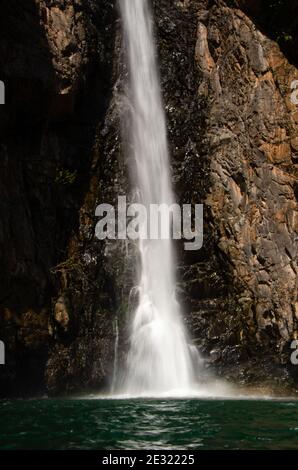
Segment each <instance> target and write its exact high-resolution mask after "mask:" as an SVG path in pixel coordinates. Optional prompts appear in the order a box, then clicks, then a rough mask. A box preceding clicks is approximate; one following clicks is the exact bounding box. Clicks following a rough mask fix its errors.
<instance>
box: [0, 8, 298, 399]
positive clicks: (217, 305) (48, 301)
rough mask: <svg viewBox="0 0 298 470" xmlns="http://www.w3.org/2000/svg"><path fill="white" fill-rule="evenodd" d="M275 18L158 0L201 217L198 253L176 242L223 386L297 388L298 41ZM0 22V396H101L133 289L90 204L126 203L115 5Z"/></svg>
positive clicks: (36, 11)
mask: <svg viewBox="0 0 298 470" xmlns="http://www.w3.org/2000/svg"><path fill="white" fill-rule="evenodd" d="M277 3H278V2H277ZM285 3H287V8H294V9H295V6H294V2H290V1H287V2H285ZM270 4H271V5H273V6H274V1H271V3H270ZM267 7H268V5H267V4H266V1H264V2H254V1H252V0H251V1H248V0H247V1H244V0H243V1H228V0H227V1H221V0H214V1H209V2H208V1H207V0H184V1H182V0H181V1H178V0H177V1H176V0H175V1H172V0H171V1H170V0H156V1H153V8H154V13H155V18H156V35H157V42H158V53H159V57H160V67H161V83H162V90H163V96H164V103H165V109H166V113H167V119H168V131H169V142H170V150H171V154H172V170H173V183H174V186H175V190H176V193H177V197H178V198H179V200H180V202H181V203H183V202H187V203H190V202H192V203H204V207H205V209H204V210H205V216H204V246H203V248H202V249H201V250H199V251H198V252H184V251H183V245H182V243H181V244H177V254H178V256H177V258H178V262H179V266H178V278H179V282H178V286H177V291H178V293H179V297H180V301H181V302H182V304H183V307H184V316H185V322H186V324H187V326H188V330H189V334H190V336H191V337H192V339H193V340H194V341H195V343H196V344H197V346H198V348H199V349H200V351H201V353H202V354H203V356H204V357H205V359H206V366H207V367H209V368H212V369H213V368H214V369H215V370H216V371H217V373H218V374H222V375H224V376H225V377H228V378H230V379H231V380H234V381H236V382H237V383H249V384H258V385H260V384H263V383H265V382H266V381H267V382H268V383H270V384H272V383H276V385H277V386H278V387H280V386H283V387H286V386H287V385H289V386H290V387H292V389H293V388H294V387H295V385H294V382H293V380H295V377H296V380H297V371H296V369H295V367H294V366H291V365H290V363H289V359H290V352H291V351H290V347H289V346H290V343H291V341H292V340H293V339H295V338H298V328H297V322H298V303H297V223H298V216H297V193H298V190H297V187H298V186H297V184H298V183H297V150H298V144H297V142H298V127H297V123H298V117H297V116H298V107H297V106H298V104H296V102H298V100H297V99H296V100H295V96H296V95H295V88H294V87H295V83H294V81H295V80H298V72H297V69H296V67H295V65H293V64H295V63H296V62H295V52H294V51H295V47H294V45H295V44H296V40H297V38H296V36H294V34H293V33H292V30H291V31H289V32H288V29H285V27H284V25H283V24H281V23H278V25H277V26H276V28H277V32H276V31H275V29H274V28H273V30H272V24H273V23H272V22H271V23H270V21H269V20H270V15H269V17H268V14H269V13H272V15H273V14H276V9H273V10H272V12H271V10H270V8H271V7H270V8H269V9H268V8H267ZM272 8H273V7H272ZM274 8H275V7H274ZM276 8H279V7H276ZM268 11H269V13H268ZM293 11H294V10H293ZM265 13H266V14H265ZM277 16H278V15H277ZM268 18H269V19H268ZM278 18H279V16H278ZM4 19H5V23H4V22H3V24H1V28H0V31H1V41H0V72H1V74H0V80H3V81H4V82H5V85H6V98H7V99H6V105H5V106H1V107H0V130H1V147H0V154H1V158H0V165H1V172H0V188H1V196H2V197H1V202H0V214H1V217H0V266H1V270H0V339H1V340H3V341H4V342H5V345H6V358H7V363H6V366H1V369H0V394H1V395H4V396H5V395H16V394H22V395H23V394H36V393H41V392H46V391H48V392H49V393H53V394H57V393H71V392H77V391H82V390H86V391H88V390H89V391H90V390H94V389H95V390H98V389H100V388H102V387H105V386H107V385H109V378H110V377H111V376H112V369H113V362H114V344H115V332H116V321H117V322H118V324H119V328H120V338H119V351H118V354H119V364H120V365H121V363H122V361H123V358H124V356H125V351H126V347H127V343H126V340H127V331H126V327H127V323H128V318H127V317H128V316H129V312H130V311H131V309H132V307H133V299H132V296H130V295H129V293H130V290H131V287H132V286H133V285H134V283H135V273H134V260H135V249H134V247H133V246H131V245H130V244H129V245H128V246H127V245H126V244H125V242H121V243H120V242H109V243H103V242H100V241H98V240H97V239H96V238H95V235H94V229H95V224H96V222H97V220H96V218H95V216H94V211H95V207H96V205H97V204H99V203H101V202H105V203H115V201H116V199H117V196H118V195H121V194H128V197H129V183H128V179H127V176H126V159H125V153H124V149H122V148H121V145H120V141H121V138H120V130H121V129H120V124H119V118H120V116H121V113H123V112H125V101H124V100H123V99H122V89H123V81H124V79H125V76H126V68H125V64H123V54H122V51H123V48H122V42H121V32H120V28H119V23H118V21H117V9H116V5H115V2H114V1H112V0H111V1H109V0H86V1H81V0H56V1H54V0H36V1H33V0H30V1H29V0H28V1H26V2H22V5H21V6H20V5H19V4H18V5H17V2H16V1H14V0H11V1H10V2H6V5H5V6H1V20H0V21H1V22H2V21H4ZM279 21H281V20H280V19H279ZM274 24H275V23H274ZM269 25H271V26H270V27H269ZM270 28H271V29H270ZM278 31H283V32H284V31H286V33H283V34H284V36H283V37H281V39H280V33H279V32H278ZM278 35H279V36H278ZM285 35H287V36H285ZM289 37H291V39H289ZM291 86H292V87H293V88H292V89H291ZM291 98H292V99H291ZM296 98H297V97H296ZM131 303H132V305H131Z"/></svg>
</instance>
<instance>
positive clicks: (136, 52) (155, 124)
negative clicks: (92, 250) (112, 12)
mask: <svg viewBox="0 0 298 470" xmlns="http://www.w3.org/2000/svg"><path fill="white" fill-rule="evenodd" d="M119 4H120V10H121V15H122V20H123V27H124V32H125V38H126V42H127V56H128V57H127V58H128V64H129V75H130V83H129V85H130V86H129V93H128V99H129V102H130V108H131V123H130V124H131V126H130V136H129V137H130V140H131V148H132V157H133V161H134V165H133V166H134V171H133V174H134V175H135V178H136V181H134V183H135V184H136V186H137V188H138V193H139V195H140V196H139V197H140V202H141V203H142V204H144V205H145V206H146V207H147V208H148V207H149V205H150V204H157V203H158V204H160V203H166V204H168V205H170V204H172V203H173V202H174V195H173V192H172V188H171V177H170V163H169V152H168V143H167V132H166V122H165V115H164V111H163V104H162V99H161V91H160V86H159V76H158V71H157V62H156V57H155V45H154V36H153V27H152V16H151V12H150V8H149V5H148V0H120V1H119ZM139 251H140V259H141V269H140V283H139V302H138V307H137V309H136V311H135V314H134V319H133V322H132V325H131V337H130V351H129V354H128V360H127V371H126V375H125V379H124V383H123V391H125V392H127V393H129V394H132V395H143V394H158V393H164V392H165V393H167V392H168V391H169V392H170V391H174V390H176V391H179V390H181V391H182V390H190V389H191V387H192V385H193V367H192V361H191V354H190V348H189V345H188V343H187V338H186V334H185V331H184V328H183V324H182V319H181V315H180V311H179V304H178V303H177V301H176V299H175V292H174V291H175V274H174V254H173V247H172V242H171V240H170V239H168V240H140V241H139Z"/></svg>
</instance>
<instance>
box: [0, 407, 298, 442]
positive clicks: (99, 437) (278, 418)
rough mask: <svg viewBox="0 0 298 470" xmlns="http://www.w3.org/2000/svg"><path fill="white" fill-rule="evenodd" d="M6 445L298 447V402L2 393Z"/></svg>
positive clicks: (1, 432) (0, 427) (0, 432)
mask: <svg viewBox="0 0 298 470" xmlns="http://www.w3.org/2000/svg"><path fill="white" fill-rule="evenodd" d="M0 417H1V419H0V448H1V449H100V450H107V449H109V450H114V449H127V450H133V449H147V450H154V449H156V450H158V449H161V450H167V449H169V450H170V449H176V450H179V449H183V450H186V449H189V450H194V449H198V450H200V449H298V402H296V401H291V400H287V401H280V400H231V399H230V400H229V399H222V400H220V399H216V400H215V399H214V400H207V399H206V400H205V399H182V398H181V399H171V400H169V399H134V400H111V399H106V400H102V399H93V400H90V399H41V400H4V401H0Z"/></svg>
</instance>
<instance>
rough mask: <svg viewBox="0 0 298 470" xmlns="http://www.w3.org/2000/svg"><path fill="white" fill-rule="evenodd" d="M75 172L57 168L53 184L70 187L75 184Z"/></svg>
mask: <svg viewBox="0 0 298 470" xmlns="http://www.w3.org/2000/svg"><path fill="white" fill-rule="evenodd" d="M76 179H77V170H75V171H70V170H68V169H66V168H57V173H56V177H55V183H57V184H61V185H64V186H70V185H72V184H74V183H75V182H76Z"/></svg>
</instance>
